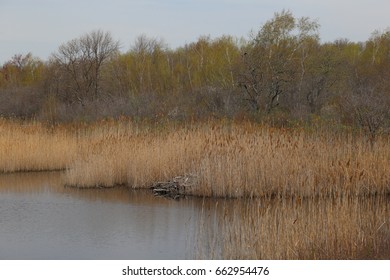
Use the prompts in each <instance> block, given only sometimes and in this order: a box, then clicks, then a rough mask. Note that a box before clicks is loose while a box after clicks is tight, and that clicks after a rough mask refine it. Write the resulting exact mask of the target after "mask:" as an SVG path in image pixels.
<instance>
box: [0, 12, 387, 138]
mask: <svg viewBox="0 0 390 280" xmlns="http://www.w3.org/2000/svg"><path fill="white" fill-rule="evenodd" d="M389 77H390V31H388V30H387V31H384V32H379V31H375V32H373V33H372V36H371V37H370V38H369V39H368V40H367V41H366V42H350V41H348V40H347V39H342V40H337V41H335V42H325V43H323V42H321V40H320V34H319V23H318V22H317V21H315V20H312V19H310V18H306V17H303V18H296V17H294V15H293V14H292V13H291V12H289V11H282V12H280V13H276V14H275V15H274V17H273V18H272V19H270V20H268V21H267V22H266V23H265V24H263V25H262V26H261V27H260V28H259V30H258V31H257V32H252V35H251V36H250V38H249V39H246V40H244V39H237V38H233V37H231V36H222V37H219V38H210V37H208V36H204V37H200V38H199V39H198V40H197V41H196V42H193V43H189V44H186V45H185V46H183V47H179V48H176V49H170V48H169V47H168V46H167V44H166V43H165V42H164V41H162V40H158V39H155V38H148V37H146V36H145V35H141V36H139V37H138V38H137V39H136V40H135V42H134V43H133V44H132V46H131V47H130V49H129V50H128V51H126V52H121V51H120V43H119V41H116V40H115V39H114V38H112V36H111V35H110V33H109V32H104V31H101V30H96V31H92V32H90V33H88V34H85V35H82V36H81V37H79V38H75V39H73V40H71V41H69V42H65V43H64V44H62V45H61V46H59V48H58V49H57V50H56V51H55V52H54V53H53V54H52V56H51V57H50V58H49V59H48V60H47V61H42V60H41V59H39V58H36V57H34V56H33V55H32V54H31V53H29V54H27V55H21V54H17V55H15V56H13V57H12V58H11V59H10V60H9V61H8V62H6V63H4V64H3V65H2V67H1V68H0V116H2V117H4V118H22V119H37V120H42V121H48V122H50V123H57V122H64V121H80V120H81V121H90V120H96V119H99V118H106V117H114V118H116V117H119V116H126V117H131V118H133V119H150V120H161V119H171V120H189V119H191V120H198V119H204V118H207V119H208V118H232V119H242V118H246V119H252V120H256V121H262V122H266V123H270V124H271V125H276V126H296V125H310V124H330V125H332V126H338V127H360V128H363V129H364V130H365V131H366V132H367V135H369V136H370V137H371V138H375V136H376V135H377V134H378V133H382V132H384V131H386V129H388V128H389V127H390V121H389V116H390V113H389V108H390V79H389Z"/></svg>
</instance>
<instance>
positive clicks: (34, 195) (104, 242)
mask: <svg viewBox="0 0 390 280" xmlns="http://www.w3.org/2000/svg"><path fill="white" fill-rule="evenodd" d="M201 205H202V202H201V201H199V200H196V199H182V200H180V201H174V200H168V199H164V198H156V197H154V196H153V195H151V193H150V192H147V191H139V190H138V191H131V190H128V189H125V188H113V189H83V190H80V189H74V188H64V187H63V186H62V184H61V174H60V173H55V172H53V173H26V174H22V173H20V174H5V175H0V213H1V215H0V259H188V258H189V259H192V258H194V257H195V251H194V248H195V247H198V246H199V244H197V242H196V237H195V233H196V230H197V229H196V225H197V224H198V221H197V219H198V217H199V212H200V211H201V208H202V206H201Z"/></svg>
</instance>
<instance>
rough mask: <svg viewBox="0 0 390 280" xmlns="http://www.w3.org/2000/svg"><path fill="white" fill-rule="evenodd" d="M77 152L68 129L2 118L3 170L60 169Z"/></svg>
mask: <svg viewBox="0 0 390 280" xmlns="http://www.w3.org/2000/svg"><path fill="white" fill-rule="evenodd" d="M76 154H77V141H76V138H75V137H73V136H72V135H70V133H69V132H68V131H67V130H66V129H63V128H57V129H49V128H48V127H46V126H44V125H42V124H40V123H23V122H16V121H8V120H4V119H0V172H15V171H43V170H61V169H65V168H66V166H67V165H68V164H69V163H70V162H71V160H72V159H73V158H74V157H75V156H76Z"/></svg>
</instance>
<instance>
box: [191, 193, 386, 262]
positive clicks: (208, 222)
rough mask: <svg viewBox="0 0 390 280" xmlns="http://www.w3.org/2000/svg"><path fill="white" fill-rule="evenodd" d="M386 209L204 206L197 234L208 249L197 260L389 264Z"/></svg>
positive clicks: (353, 201) (291, 203) (311, 204)
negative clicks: (381, 261) (383, 261)
mask: <svg viewBox="0 0 390 280" xmlns="http://www.w3.org/2000/svg"><path fill="white" fill-rule="evenodd" d="M388 205H389V199H388V198H384V197H381V196H376V197H370V198H367V197H365V198H362V197H349V198H345V197H344V198H341V197H339V198H337V199H328V198H321V199H317V198H307V199H303V200H299V199H272V200H269V199H249V200H245V199H243V200H239V199H236V200H231V199H230V200H222V199H220V200H218V201H215V200H209V201H207V202H205V203H204V208H205V211H204V213H205V214H204V215H203V216H202V218H201V219H200V221H199V226H198V228H199V230H198V232H197V243H199V244H208V246H207V247H206V246H203V247H200V249H199V250H198V255H197V257H198V258H206V259H209V258H217V259H272V260H276V259H282V260H283V259H300V260H302V259H389V257H390V219H389V214H390V209H389V207H388ZM210 211H211V213H215V214H214V215H209V213H210ZM206 213H207V214H206Z"/></svg>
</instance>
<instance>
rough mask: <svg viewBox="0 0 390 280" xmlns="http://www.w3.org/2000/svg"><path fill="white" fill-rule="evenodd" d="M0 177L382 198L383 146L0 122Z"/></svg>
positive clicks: (346, 140)
mask: <svg viewBox="0 0 390 280" xmlns="http://www.w3.org/2000/svg"><path fill="white" fill-rule="evenodd" d="M0 130H1V134H0V148H1V150H0V156H1V157H0V170H2V171H16V170H44V169H62V168H64V169H65V168H66V169H67V171H66V179H65V180H66V184H68V185H75V186H79V187H90V186H113V185H118V184H122V185H128V186H131V187H147V186H150V185H151V184H153V183H154V182H156V181H166V180H170V179H172V178H173V177H175V176H180V175H187V174H191V175H194V176H193V177H196V178H197V179H196V182H197V184H196V185H194V186H193V187H191V188H187V192H189V193H191V194H194V195H200V196H224V197H242V196H245V197H275V196H277V197H291V196H294V197H339V196H355V195H372V194H385V193H388V192H389V186H390V173H389V172H388V170H390V145H389V142H388V140H387V139H386V138H378V140H377V142H376V143H375V146H374V147H371V146H370V144H369V143H368V142H367V141H364V139H363V137H360V136H354V137H352V135H351V134H348V133H330V132H323V131H322V132H306V131H303V130H298V129H296V130H286V129H274V128H268V127H264V126H260V125H256V124H253V123H245V122H242V123H234V124H226V123H223V122H217V123H202V124H191V125H176V126H175V125H174V124H168V125H165V126H164V127H156V126H151V125H139V124H135V123H132V122H129V121H119V122H114V121H105V122H100V123H96V124H93V125H87V126H83V125H77V126H76V125H72V126H71V125H67V126H65V125H63V126H58V127H55V128H52V129H48V128H45V127H44V126H43V125H40V124H27V125H23V124H16V123H10V122H6V121H1V122H0Z"/></svg>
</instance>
